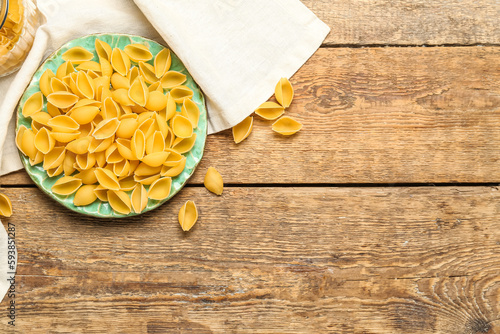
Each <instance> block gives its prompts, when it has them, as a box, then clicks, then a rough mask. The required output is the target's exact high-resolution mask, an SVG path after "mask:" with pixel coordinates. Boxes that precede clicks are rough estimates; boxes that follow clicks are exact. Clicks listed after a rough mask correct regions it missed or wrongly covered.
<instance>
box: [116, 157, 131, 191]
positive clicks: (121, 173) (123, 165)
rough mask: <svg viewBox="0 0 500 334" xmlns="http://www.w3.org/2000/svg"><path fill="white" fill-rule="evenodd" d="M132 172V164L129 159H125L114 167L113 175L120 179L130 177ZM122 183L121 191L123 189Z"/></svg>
mask: <svg viewBox="0 0 500 334" xmlns="http://www.w3.org/2000/svg"><path fill="white" fill-rule="evenodd" d="M129 170H130V162H128V160H127V159H123V160H122V161H120V162H117V163H115V164H114V165H113V173H115V175H116V176H118V177H125V176H128V172H129ZM122 188H123V186H122V182H121V181H120V189H122Z"/></svg>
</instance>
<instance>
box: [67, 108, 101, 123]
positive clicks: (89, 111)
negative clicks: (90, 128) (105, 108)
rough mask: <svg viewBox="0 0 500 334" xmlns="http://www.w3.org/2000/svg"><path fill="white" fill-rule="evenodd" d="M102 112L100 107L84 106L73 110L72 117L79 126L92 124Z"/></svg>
mask: <svg viewBox="0 0 500 334" xmlns="http://www.w3.org/2000/svg"><path fill="white" fill-rule="evenodd" d="M100 112H101V111H100V110H99V108H98V107H94V106H84V107H78V108H73V109H72V110H71V114H70V117H71V118H72V119H74V120H75V121H76V122H77V123H78V124H88V123H90V122H92V121H93V120H94V118H95V117H96V116H97V114H99V113H100Z"/></svg>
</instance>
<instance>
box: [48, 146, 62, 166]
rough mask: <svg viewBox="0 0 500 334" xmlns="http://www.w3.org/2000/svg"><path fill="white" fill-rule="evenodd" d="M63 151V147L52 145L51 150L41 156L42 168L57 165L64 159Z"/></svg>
mask: <svg viewBox="0 0 500 334" xmlns="http://www.w3.org/2000/svg"><path fill="white" fill-rule="evenodd" d="M65 152H66V150H65V148H64V147H57V146H56V147H54V148H53V149H52V151H50V152H49V153H48V154H46V155H45V156H44V157H43V169H45V170H49V169H52V168H56V167H59V166H60V165H61V164H62V163H63V161H64V157H65Z"/></svg>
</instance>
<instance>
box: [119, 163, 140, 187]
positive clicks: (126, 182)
mask: <svg viewBox="0 0 500 334" xmlns="http://www.w3.org/2000/svg"><path fill="white" fill-rule="evenodd" d="M129 166H130V167H132V165H131V164H130V162H129ZM118 181H119V182H120V190H122V191H130V190H134V188H135V187H136V186H137V182H135V180H134V177H133V176H132V175H129V176H125V177H121V178H120V179H118Z"/></svg>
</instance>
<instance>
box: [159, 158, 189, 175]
mask: <svg viewBox="0 0 500 334" xmlns="http://www.w3.org/2000/svg"><path fill="white" fill-rule="evenodd" d="M185 167H186V157H184V156H183V157H182V159H181V160H180V161H179V162H178V163H177V164H176V165H174V166H169V165H165V164H164V165H163V166H162V168H161V172H160V175H161V176H170V177H176V176H177V175H179V174H180V173H182V171H183V170H184V168H185Z"/></svg>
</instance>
